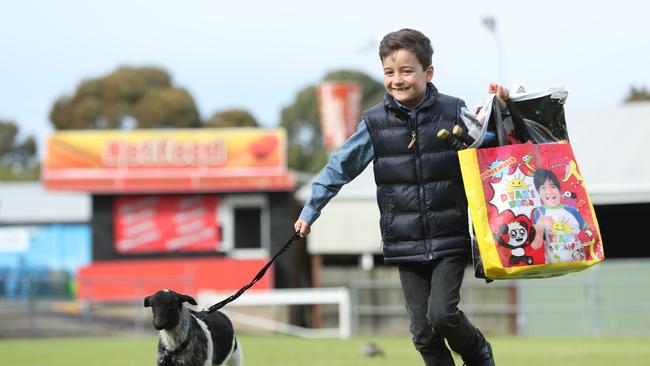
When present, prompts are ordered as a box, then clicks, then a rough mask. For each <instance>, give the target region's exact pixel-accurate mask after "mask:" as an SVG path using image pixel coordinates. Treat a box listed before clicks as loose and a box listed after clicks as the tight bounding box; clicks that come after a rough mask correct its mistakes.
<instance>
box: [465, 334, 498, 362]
mask: <svg viewBox="0 0 650 366" xmlns="http://www.w3.org/2000/svg"><path fill="white" fill-rule="evenodd" d="M462 358H463V362H464V363H463V365H464V366H495V363H494V354H493V353H492V346H491V345H490V342H488V341H487V340H484V343H483V346H482V347H481V348H480V349H479V350H478V352H476V353H475V354H474V355H472V356H468V357H466V356H462Z"/></svg>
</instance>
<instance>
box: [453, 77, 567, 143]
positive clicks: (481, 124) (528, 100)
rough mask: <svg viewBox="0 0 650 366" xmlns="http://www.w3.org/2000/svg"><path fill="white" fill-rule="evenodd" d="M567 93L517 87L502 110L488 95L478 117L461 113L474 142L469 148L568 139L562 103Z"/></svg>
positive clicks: (492, 97)
mask: <svg viewBox="0 0 650 366" xmlns="http://www.w3.org/2000/svg"><path fill="white" fill-rule="evenodd" d="M567 96H568V92H567V91H566V89H564V88H551V89H548V90H546V91H542V92H534V93H527V92H525V91H524V89H523V88H522V87H519V88H518V89H517V90H516V92H515V93H513V94H511V95H510V100H509V101H508V103H507V105H506V108H504V109H502V106H501V105H499V103H498V101H497V98H496V96H495V95H491V96H490V97H489V98H488V100H487V101H486V102H485V104H484V105H483V107H482V108H481V109H480V112H479V113H478V115H473V114H471V113H461V119H462V121H463V123H464V124H465V127H466V128H467V131H468V133H469V135H470V136H471V137H472V138H474V139H475V140H476V141H475V142H474V143H473V144H472V145H471V146H470V147H471V148H486V147H495V146H503V145H510V144H517V143H526V142H528V141H530V142H532V143H535V144H543V143H551V142H559V141H564V140H568V139H569V135H568V133H567V127H566V120H565V117H564V103H565V102H566V98H567Z"/></svg>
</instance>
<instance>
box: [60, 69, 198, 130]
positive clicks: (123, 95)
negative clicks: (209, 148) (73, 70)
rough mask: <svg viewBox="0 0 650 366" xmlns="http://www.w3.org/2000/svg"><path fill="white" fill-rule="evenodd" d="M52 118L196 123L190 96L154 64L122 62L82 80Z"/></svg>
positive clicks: (75, 124)
mask: <svg viewBox="0 0 650 366" xmlns="http://www.w3.org/2000/svg"><path fill="white" fill-rule="evenodd" d="M50 120H51V122H52V124H53V125H54V127H55V128H56V129H58V130H65V129H117V128H130V127H135V128H162V127H198V126H199V123H200V122H199V113H198V110H197V108H196V105H195V103H194V99H193V98H192V96H191V95H190V94H189V93H188V92H187V91H186V90H185V89H183V88H179V87H174V86H173V85H172V80H171V76H170V75H169V74H168V73H167V72H166V71H165V70H163V69H161V68H156V67H140V68H137V67H121V68H118V69H117V70H115V71H114V72H112V73H110V74H108V75H106V76H103V77H100V78H96V79H89V80H85V81H82V82H81V84H79V86H78V87H77V90H76V91H75V93H74V95H73V96H71V97H70V96H63V97H60V98H59V99H57V100H56V102H55V103H54V105H53V106H52V109H51V111H50Z"/></svg>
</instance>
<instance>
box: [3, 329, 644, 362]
mask: <svg viewBox="0 0 650 366" xmlns="http://www.w3.org/2000/svg"><path fill="white" fill-rule="evenodd" d="M239 340H240V343H241V344H242V345H243V350H244V364H245V365H246V366H255V365H260V366H273V365H277V366H280V365H281V366H298V365H300V366H303V365H307V366H338V365H340V366H364V365H372V366H387V365H400V366H401V365H421V364H422V363H421V361H420V358H419V356H418V355H417V354H416V352H415V350H414V349H413V346H412V345H411V343H410V340H409V339H408V337H354V338H352V339H349V340H339V339H326V340H322V339H319V340H309V339H298V338H291V337H286V336H247V335H244V336H239ZM490 340H491V342H492V344H493V346H494V351H495V354H496V361H497V364H498V365H500V366H508V365H513V366H519V365H524V366H549V365H554V366H555V365H558V366H583V365H590V366H605V365H607V366H611V365H625V366H637V365H639V366H640V365H650V338H514V337H491V338H490ZM369 341H372V342H375V343H376V344H378V345H379V346H380V347H382V348H383V349H384V351H385V356H384V357H376V358H368V357H365V356H364V355H363V354H362V352H361V347H362V345H363V344H364V343H365V342H369ZM155 352H156V339H155V336H154V337H137V338H48V339H36V340H32V339H30V340H0V365H3V366H118V365H119V366H131V365H132V366H141V365H155ZM457 364H458V365H461V364H462V362H460V360H459V359H457Z"/></svg>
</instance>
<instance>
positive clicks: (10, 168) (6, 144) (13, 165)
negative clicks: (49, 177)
mask: <svg viewBox="0 0 650 366" xmlns="http://www.w3.org/2000/svg"><path fill="white" fill-rule="evenodd" d="M18 132H19V130H18V126H17V125H16V123H14V122H13V121H6V120H0V180H36V179H38V176H39V171H40V168H39V165H38V158H37V156H36V140H35V139H34V137H33V136H31V135H30V136H27V137H26V138H25V139H24V140H23V141H19V140H18Z"/></svg>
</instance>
